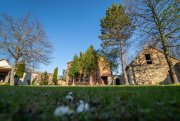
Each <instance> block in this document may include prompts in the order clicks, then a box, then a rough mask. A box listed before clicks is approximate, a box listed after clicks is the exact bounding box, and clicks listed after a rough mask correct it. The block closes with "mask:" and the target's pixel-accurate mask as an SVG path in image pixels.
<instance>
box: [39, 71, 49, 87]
mask: <svg viewBox="0 0 180 121" xmlns="http://www.w3.org/2000/svg"><path fill="white" fill-rule="evenodd" d="M48 80H49V76H48V73H47V71H45V72H44V73H42V74H41V82H40V85H48Z"/></svg>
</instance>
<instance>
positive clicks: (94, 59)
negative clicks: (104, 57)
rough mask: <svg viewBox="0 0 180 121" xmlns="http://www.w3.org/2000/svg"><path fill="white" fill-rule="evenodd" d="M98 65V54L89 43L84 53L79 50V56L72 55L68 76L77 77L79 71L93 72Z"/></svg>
mask: <svg viewBox="0 0 180 121" xmlns="http://www.w3.org/2000/svg"><path fill="white" fill-rule="evenodd" d="M97 65H98V55H97V53H96V50H95V49H94V47H93V46H92V45H91V46H90V47H89V48H88V49H87V51H86V52H85V53H83V52H81V53H80V57H78V56H77V55H75V56H74V59H73V61H72V64H71V68H70V70H69V76H70V77H77V76H78V75H79V74H80V71H81V73H83V74H84V75H86V74H93V73H94V72H95V70H96V69H97Z"/></svg>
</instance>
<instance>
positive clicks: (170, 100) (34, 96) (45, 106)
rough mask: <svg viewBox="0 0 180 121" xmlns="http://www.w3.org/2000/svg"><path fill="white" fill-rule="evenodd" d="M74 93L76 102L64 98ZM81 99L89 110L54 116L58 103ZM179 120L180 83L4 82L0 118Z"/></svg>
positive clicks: (20, 120) (22, 120)
mask: <svg viewBox="0 0 180 121" xmlns="http://www.w3.org/2000/svg"><path fill="white" fill-rule="evenodd" d="M68 92H72V93H73V98H74V99H73V102H72V103H69V102H67V100H66V99H65V97H66V95H67V94H68ZM79 100H84V101H86V102H88V103H89V105H90V111H88V112H85V113H80V114H77V113H74V114H73V115H70V116H66V115H64V116H62V117H55V116H54V110H55V109H56V107H58V106H62V105H64V106H70V107H71V108H73V109H75V108H76V106H77V103H78V102H79ZM6 120H8V121H13V120H16V121H36V120H37V121H41V120H45V121H52V120H55V121H58V120H59V121H68V120H73V121H94V120H95V121H119V120H149V121H152V120H157V121H160V120H167V121H169V120H171V121H173V120H177V121H178V120H180V86H179V85H169V86H108V87H87V86H86V87H85V86H78V87H76V86H71V87H61V86H43V87H41V86H14V87H10V86H1V87H0V121H6Z"/></svg>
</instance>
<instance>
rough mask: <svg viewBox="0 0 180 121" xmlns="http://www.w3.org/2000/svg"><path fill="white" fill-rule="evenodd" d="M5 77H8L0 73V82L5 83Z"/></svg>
mask: <svg viewBox="0 0 180 121" xmlns="http://www.w3.org/2000/svg"><path fill="white" fill-rule="evenodd" d="M7 75H8V73H5V72H0V81H5V78H6V76H7Z"/></svg>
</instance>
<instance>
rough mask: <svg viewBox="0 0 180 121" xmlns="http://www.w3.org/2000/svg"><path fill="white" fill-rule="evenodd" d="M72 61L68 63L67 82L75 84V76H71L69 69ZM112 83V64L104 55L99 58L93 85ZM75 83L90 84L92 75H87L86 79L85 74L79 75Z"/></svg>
mask: <svg viewBox="0 0 180 121" xmlns="http://www.w3.org/2000/svg"><path fill="white" fill-rule="evenodd" d="M71 63H72V62H69V63H67V71H66V83H67V85H72V84H73V78H72V77H69V69H70V67H71ZM110 83H111V70H110V65H109V63H108V61H107V59H105V58H104V57H101V58H100V59H99V60H98V67H97V70H96V72H95V73H94V74H93V85H109V84H110ZM75 85H90V75H87V76H86V77H85V79H84V75H83V74H81V76H78V77H77V78H75Z"/></svg>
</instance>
